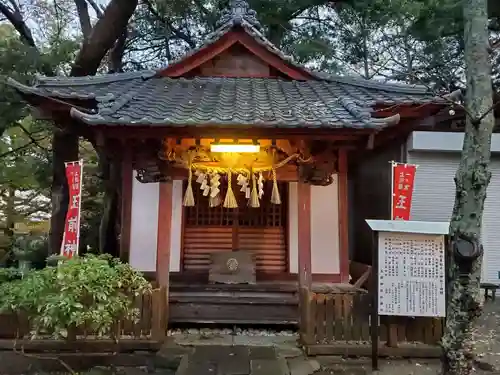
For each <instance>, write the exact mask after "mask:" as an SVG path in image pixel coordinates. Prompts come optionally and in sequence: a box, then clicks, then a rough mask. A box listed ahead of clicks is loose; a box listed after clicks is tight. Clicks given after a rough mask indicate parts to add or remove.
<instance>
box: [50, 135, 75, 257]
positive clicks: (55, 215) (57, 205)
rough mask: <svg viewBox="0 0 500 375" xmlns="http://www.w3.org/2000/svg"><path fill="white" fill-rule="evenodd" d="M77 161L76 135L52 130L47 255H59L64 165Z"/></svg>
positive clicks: (64, 198) (65, 199) (65, 196)
mask: <svg viewBox="0 0 500 375" xmlns="http://www.w3.org/2000/svg"><path fill="white" fill-rule="evenodd" d="M76 160H78V135H77V134H75V133H74V132H72V131H69V130H68V131H66V130H59V129H54V134H53V137H52V189H51V194H52V215H51V217H50V233H49V253H50V254H59V252H60V251H61V243H62V238H63V233H64V224H65V222H66V214H67V212H68V202H69V190H68V184H67V181H66V168H65V165H64V163H65V162H68V161H76Z"/></svg>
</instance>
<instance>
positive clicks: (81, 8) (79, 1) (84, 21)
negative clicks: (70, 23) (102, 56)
mask: <svg viewBox="0 0 500 375" xmlns="http://www.w3.org/2000/svg"><path fill="white" fill-rule="evenodd" d="M75 5H76V11H77V13H78V19H79V20H80V27H81V29H82V34H83V38H84V39H85V40H86V39H88V38H89V36H90V33H91V32H92V24H91V23H90V15H89V7H88V6H87V2H86V1H85V0H75Z"/></svg>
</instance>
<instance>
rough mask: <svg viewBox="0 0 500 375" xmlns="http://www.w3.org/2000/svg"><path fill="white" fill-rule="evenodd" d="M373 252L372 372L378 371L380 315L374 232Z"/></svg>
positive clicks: (376, 245) (374, 237)
mask: <svg viewBox="0 0 500 375" xmlns="http://www.w3.org/2000/svg"><path fill="white" fill-rule="evenodd" d="M372 238H373V252H372V290H373V299H372V310H371V341H372V370H373V371H378V349H379V345H378V341H379V315H378V303H379V301H378V299H379V298H378V297H379V296H378V288H379V285H378V272H379V264H378V250H379V249H378V232H373V237H372Z"/></svg>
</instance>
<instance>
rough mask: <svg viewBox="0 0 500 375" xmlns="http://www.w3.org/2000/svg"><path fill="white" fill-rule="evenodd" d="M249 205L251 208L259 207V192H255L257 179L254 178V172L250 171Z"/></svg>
mask: <svg viewBox="0 0 500 375" xmlns="http://www.w3.org/2000/svg"><path fill="white" fill-rule="evenodd" d="M249 206H250V207H253V208H258V207H260V202H259V193H258V192H257V180H256V178H255V174H254V173H253V172H252V192H251V195H250V202H249Z"/></svg>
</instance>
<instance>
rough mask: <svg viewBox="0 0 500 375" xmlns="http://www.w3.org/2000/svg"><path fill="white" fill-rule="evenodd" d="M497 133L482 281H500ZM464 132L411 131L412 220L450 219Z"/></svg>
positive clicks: (499, 145)
mask: <svg viewBox="0 0 500 375" xmlns="http://www.w3.org/2000/svg"><path fill="white" fill-rule="evenodd" d="M499 136H500V134H494V135H493V140H492V153H493V154H492V159H491V163H490V170H491V172H492V177H491V181H490V185H489V186H488V190H487V197H486V201H485V207H484V214H483V223H482V225H483V227H482V233H481V238H482V242H483V246H484V258H483V268H482V272H481V281H482V282H488V283H495V284H500V236H499V235H498V232H499V230H500V224H499V223H500V159H499V158H498V152H500V137H499ZM462 142H463V133H448V132H446V133H442V132H414V133H413V134H412V136H411V137H410V138H409V140H408V156H407V160H408V162H409V163H414V164H417V165H418V168H417V172H416V175H415V188H414V193H413V202H412V208H411V219H412V220H422V221H449V220H450V217H451V213H452V210H453V204H454V202H455V182H454V177H455V173H456V171H457V168H458V164H459V162H460V152H461V150H462Z"/></svg>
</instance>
